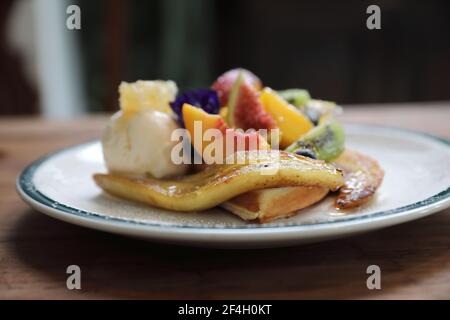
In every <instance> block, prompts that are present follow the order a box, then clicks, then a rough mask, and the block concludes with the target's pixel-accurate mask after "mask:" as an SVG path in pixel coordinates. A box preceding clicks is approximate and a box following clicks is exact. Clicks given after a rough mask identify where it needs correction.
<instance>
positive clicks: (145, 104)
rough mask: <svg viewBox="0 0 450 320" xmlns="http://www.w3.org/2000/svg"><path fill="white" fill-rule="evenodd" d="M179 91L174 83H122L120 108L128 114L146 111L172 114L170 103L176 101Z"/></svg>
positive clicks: (155, 81) (158, 81)
mask: <svg viewBox="0 0 450 320" xmlns="http://www.w3.org/2000/svg"><path fill="white" fill-rule="evenodd" d="M177 90H178V89H177V85H176V84H175V82H173V81H161V80H154V81H142V80H139V81H136V82H134V83H127V82H122V83H121V84H120V86H119V94H120V98H119V103H120V108H121V109H122V111H123V112H124V113H126V114H130V113H133V112H139V111H146V110H156V111H161V112H165V113H168V114H172V110H171V109H170V106H169V102H170V101H173V100H174V99H175V96H176V94H177Z"/></svg>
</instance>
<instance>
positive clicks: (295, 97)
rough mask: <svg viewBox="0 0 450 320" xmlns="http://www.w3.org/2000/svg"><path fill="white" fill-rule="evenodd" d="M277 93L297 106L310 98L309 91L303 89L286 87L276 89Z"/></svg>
mask: <svg viewBox="0 0 450 320" xmlns="http://www.w3.org/2000/svg"><path fill="white" fill-rule="evenodd" d="M277 93H278V94H279V95H280V96H281V97H282V98H283V99H284V100H286V101H287V102H289V103H290V104H292V105H294V106H296V107H298V108H299V107H302V106H304V105H305V104H306V103H307V102H308V101H309V100H311V96H310V95H309V92H308V91H307V90H305V89H286V90H282V91H278V92H277Z"/></svg>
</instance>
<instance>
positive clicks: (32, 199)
mask: <svg viewBox="0 0 450 320" xmlns="http://www.w3.org/2000/svg"><path fill="white" fill-rule="evenodd" d="M345 125H346V126H350V127H359V128H360V129H361V128H365V129H367V128H368V127H371V128H376V129H378V130H382V129H388V130H395V131H399V132H402V133H407V134H413V135H418V136H420V137H422V138H427V139H431V140H433V141H434V142H438V143H440V144H441V145H442V146H444V147H447V148H450V140H447V139H445V138H442V137H438V136H435V135H432V134H429V133H424V132H421V131H416V130H412V129H406V128H399V127H392V126H385V125H375V124H355V123H345ZM98 141H99V140H91V141H87V142H84V143H80V144H76V145H72V146H68V147H65V148H62V149H59V150H56V151H54V152H51V153H48V154H47V155H44V156H42V157H40V158H39V159H37V160H35V161H33V162H31V163H30V164H29V165H27V166H26V167H25V168H24V169H23V170H22V171H21V173H20V174H19V175H18V177H17V179H16V189H17V192H18V193H19V195H20V196H21V198H22V199H23V200H24V201H25V202H27V203H28V204H30V205H31V206H32V207H34V208H35V209H37V210H38V211H45V212H44V213H46V214H49V215H51V216H52V217H54V218H58V219H62V218H63V217H65V218H67V219H62V220H70V221H72V222H74V223H77V220H80V223H79V224H82V225H87V224H88V223H94V224H96V225H97V226H98V225H102V224H105V223H106V224H107V225H111V224H113V225H114V226H116V227H125V228H127V229H130V228H132V229H144V230H150V229H152V230H153V231H162V232H164V231H170V232H181V233H196V234H197V233H199V232H200V233H214V234H217V233H221V234H237V233H242V231H246V232H245V233H246V234H248V233H267V232H271V233H273V232H275V233H279V232H290V231H295V232H297V231H306V230H308V231H313V230H315V231H318V230H329V229H335V230H336V229H340V228H341V229H342V228H343V229H346V228H347V227H352V226H355V225H365V224H371V223H373V222H375V221H378V222H379V221H383V220H386V221H391V220H395V218H397V220H398V219H399V218H400V221H399V222H403V221H409V220H414V219H416V218H420V217H422V216H425V215H428V214H431V213H434V212H436V211H440V210H443V209H444V208H446V207H448V206H450V186H449V187H447V189H445V190H442V191H440V192H438V193H437V194H434V195H432V196H430V197H428V198H426V199H423V200H421V201H417V202H414V203H411V204H408V205H405V206H402V207H397V208H394V209H390V210H384V211H377V212H373V213H371V214H366V215H357V214H355V215H352V216H348V217H347V218H344V219H339V220H335V221H320V222H315V223H308V224H297V223H286V222H285V221H284V222H282V223H280V222H279V223H276V222H274V223H268V224H249V225H247V226H220V225H219V224H218V225H217V226H193V225H189V224H160V223H153V222H146V221H141V220H134V219H126V218H120V217H108V216H105V215H102V214H99V213H96V212H89V211H86V210H81V209H77V208H73V207H70V206H67V205H65V204H61V203H58V202H57V201H56V200H53V199H51V198H49V197H47V196H46V195H44V194H43V193H41V192H40V191H39V190H38V189H37V188H36V187H35V185H34V183H33V181H32V180H33V177H34V173H35V172H36V171H37V169H39V167H40V166H41V165H42V164H43V163H45V162H46V161H48V160H49V159H51V158H53V157H55V156H57V155H60V154H62V153H64V152H67V151H72V150H73V149H76V148H82V147H85V146H86V145H89V144H94V143H98ZM50 213H51V214H50ZM404 216H408V217H410V219H403V220H401V217H404ZM83 221H84V222H85V223H83ZM399 222H398V223H399ZM393 224H395V223H390V224H388V225H393Z"/></svg>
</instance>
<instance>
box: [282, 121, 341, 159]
mask: <svg viewBox="0 0 450 320" xmlns="http://www.w3.org/2000/svg"><path fill="white" fill-rule="evenodd" d="M344 142H345V135H344V129H343V128H342V126H341V125H340V124H339V123H338V122H337V121H336V120H334V119H332V118H331V119H330V120H328V121H325V122H323V123H321V124H319V125H318V126H317V127H315V128H314V129H312V130H311V131H309V132H308V133H307V134H305V135H304V136H303V137H301V138H300V139H299V140H298V141H296V142H294V143H293V144H292V145H291V146H289V147H288V148H287V149H286V151H288V152H293V153H296V154H298V153H299V152H304V151H302V150H308V151H310V150H312V151H313V152H314V153H315V155H316V157H317V159H320V160H325V161H331V160H334V159H335V158H337V157H338V156H339V155H340V154H341V153H342V152H343V151H344Z"/></svg>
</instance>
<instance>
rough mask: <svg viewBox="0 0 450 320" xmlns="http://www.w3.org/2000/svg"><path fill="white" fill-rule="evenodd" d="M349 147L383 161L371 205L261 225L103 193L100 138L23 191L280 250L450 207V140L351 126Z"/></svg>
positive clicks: (156, 231)
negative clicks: (381, 176) (99, 179)
mask: <svg viewBox="0 0 450 320" xmlns="http://www.w3.org/2000/svg"><path fill="white" fill-rule="evenodd" d="M346 135H347V147H348V148H351V149H355V150H359V151H361V152H363V153H365V154H367V155H370V156H372V157H373V158H375V159H377V160H378V161H379V163H380V165H381V166H382V167H383V169H384V170H385V178H384V181H383V184H382V186H381V188H380V189H379V190H378V192H377V195H376V197H375V198H374V199H373V200H372V201H371V202H370V203H369V204H367V205H365V206H363V207H361V208H359V209H356V210H353V211H351V212H346V213H345V214H344V213H342V212H339V211H337V210H336V209H334V207H333V205H332V203H333V199H332V197H328V198H327V199H325V200H324V201H322V202H320V203H319V204H317V205H315V206H313V207H310V208H307V209H304V210H302V211H301V213H300V214H298V215H296V216H294V217H292V218H289V219H283V220H278V221H276V222H274V223H268V224H263V225H258V224H248V223H245V222H243V221H241V220H240V219H238V218H237V217H235V216H233V215H232V214H230V213H228V212H227V211H225V210H222V209H219V208H217V209H212V210H208V211H205V212H198V213H192V214H186V213H179V212H171V211H167V210H162V209H157V208H153V207H149V206H146V205H141V204H137V203H132V202H128V201H125V200H121V199H118V198H114V197H111V196H109V195H106V194H104V193H102V191H101V190H100V189H99V188H98V187H97V186H96V185H95V184H94V182H93V180H92V175H93V174H94V173H98V172H105V166H104V163H103V158H102V154H101V145H100V143H99V142H98V141H96V142H90V143H86V144H82V145H78V146H74V147H70V148H67V149H64V150H61V151H58V152H56V153H53V154H51V155H49V156H46V157H44V158H42V159H40V160H37V161H36V162H34V163H32V164H31V165H30V166H28V167H27V168H26V169H25V170H24V171H23V172H22V173H21V175H20V176H19V178H18V179H17V189H18V191H19V193H20V195H21V196H22V198H23V199H24V200H25V201H26V202H27V203H29V204H30V205H31V206H32V207H33V208H35V209H37V210H39V211H41V212H43V213H45V214H47V215H49V216H51V217H54V218H57V219H60V220H63V221H66V222H69V223H73V224H77V225H80V226H85V227H89V228H93V229H98V230H103V231H108V232H113V233H117V234H122V235H127V236H132V237H139V238H145V239H148V240H154V241H163V242H170V243H178V244H184V245H197V246H210V247H235V248H256V247H276V246H285V245H293V244H301V243H307V242H314V241H321V240H326V239H333V238H338V237H343V236H348V235H352V234H356V233H361V232H366V231H369V230H375V229H379V228H383V227H387V226H392V225H395V224H399V223H403V222H407V221H410V220H414V219H418V218H421V217H424V216H426V215H429V214H431V213H434V212H437V211H439V210H443V209H444V208H446V207H448V206H450V142H449V141H447V140H443V139H440V138H436V137H433V136H429V135H425V134H422V133H418V132H412V131H407V130H403V129H395V128H387V127H381V126H368V125H364V126H363V125H347V126H346Z"/></svg>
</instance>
